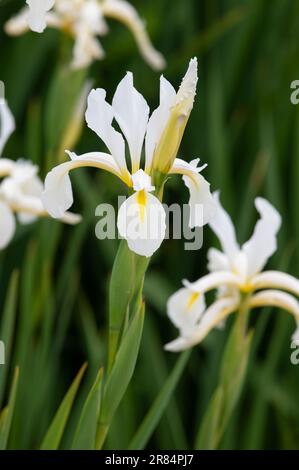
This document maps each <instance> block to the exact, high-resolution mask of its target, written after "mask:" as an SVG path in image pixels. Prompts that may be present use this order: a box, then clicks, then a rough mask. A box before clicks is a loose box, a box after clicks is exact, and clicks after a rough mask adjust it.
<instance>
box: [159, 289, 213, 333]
mask: <svg viewBox="0 0 299 470" xmlns="http://www.w3.org/2000/svg"><path fill="white" fill-rule="evenodd" d="M205 308H206V304H205V299H204V296H203V295H201V294H198V293H194V292H193V291H192V290H190V289H188V288H186V287H183V288H182V289H179V290H178V291H177V292H175V294H173V295H172V296H171V297H170V298H169V300H168V302H167V314H168V316H169V318H170V320H171V321H172V323H173V324H174V325H175V326H176V327H177V328H179V329H180V333H181V335H183V336H188V335H190V334H192V331H193V330H194V327H195V325H196V323H197V322H198V320H199V318H200V317H201V315H202V313H203V312H204V310H205Z"/></svg>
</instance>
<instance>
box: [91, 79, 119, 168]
mask: <svg viewBox="0 0 299 470" xmlns="http://www.w3.org/2000/svg"><path fill="white" fill-rule="evenodd" d="M105 98H106V91H105V90H103V89H102V88H97V89H96V90H91V92H90V94H89V96H88V102H87V103H88V104H87V110H86V113H85V118H86V122H87V125H88V127H89V128H90V129H91V130H93V131H94V132H95V133H96V134H97V135H98V136H99V137H100V139H102V141H103V142H104V144H105V145H106V147H107V148H108V149H109V151H110V153H111V154H112V155H113V158H114V159H115V161H116V163H117V165H118V167H119V170H120V171H121V173H122V174H123V175H128V170H127V164H126V157H125V142H124V139H123V137H122V135H121V134H120V133H119V132H117V131H116V130H115V129H114V128H113V127H112V125H111V123H112V121H113V119H114V113H113V109H112V106H111V105H110V104H109V103H107V101H106V99H105Z"/></svg>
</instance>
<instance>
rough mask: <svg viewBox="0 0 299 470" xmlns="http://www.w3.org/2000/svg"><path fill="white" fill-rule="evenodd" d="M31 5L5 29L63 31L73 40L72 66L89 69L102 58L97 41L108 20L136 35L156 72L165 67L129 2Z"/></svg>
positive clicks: (39, 1)
mask: <svg viewBox="0 0 299 470" xmlns="http://www.w3.org/2000/svg"><path fill="white" fill-rule="evenodd" d="M26 3H27V4H28V6H27V7H25V8H24V9H23V10H21V12H20V13H19V14H17V15H16V16H15V17H13V18H12V19H10V20H9V21H8V22H7V23H6V26H5V29H6V32H7V33H8V34H11V35H14V36H16V35H19V34H22V33H24V32H26V31H28V29H29V28H30V29H32V30H33V31H36V32H39V33H41V32H42V31H44V29H45V28H46V26H49V27H52V28H56V29H59V30H62V31H64V32H66V33H68V34H70V35H71V36H72V37H73V38H74V41H75V43H74V48H73V61H72V67H73V68H75V69H79V68H84V67H88V66H89V65H90V64H91V63H92V62H93V60H97V59H102V58H103V57H104V55H105V54H104V50H103V48H102V46H101V43H100V42H99V40H98V39H97V37H98V36H104V35H105V34H107V32H108V25H107V23H106V21H105V19H106V18H112V19H116V20H118V21H119V22H121V23H123V24H124V25H125V26H126V27H127V28H128V29H129V30H130V31H131V32H132V34H133V36H134V38H135V40H136V43H137V46H138V48H139V50H140V53H141V55H142V56H143V58H144V60H145V61H146V62H147V63H148V64H149V65H150V66H151V67H152V68H153V69H155V70H161V69H163V68H164V67H165V60H164V58H163V56H162V55H161V54H160V52H158V51H156V49H154V47H153V45H152V44H151V42H150V39H149V37H148V35H147V33H146V29H145V25H144V23H143V21H142V20H141V19H140V17H139V16H138V13H137V11H136V10H135V8H134V7H133V6H132V5H131V4H130V3H129V2H127V1H126V0H55V2H54V0H27V2H26Z"/></svg>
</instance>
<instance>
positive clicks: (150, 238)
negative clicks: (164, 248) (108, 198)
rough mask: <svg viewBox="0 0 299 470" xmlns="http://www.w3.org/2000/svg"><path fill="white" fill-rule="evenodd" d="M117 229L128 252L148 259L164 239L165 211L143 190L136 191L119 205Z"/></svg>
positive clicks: (159, 203)
mask: <svg viewBox="0 0 299 470" xmlns="http://www.w3.org/2000/svg"><path fill="white" fill-rule="evenodd" d="M117 228H118V231H119V233H120V235H121V237H123V238H125V239H126V240H127V242H128V246H129V248H130V250H132V251H134V252H135V253H137V254H138V255H141V256H146V257H150V256H152V255H153V254H154V253H155V251H156V250H157V249H158V248H159V247H160V245H161V243H162V241H163V240H164V238H165V232H166V214H165V210H164V208H163V206H162V204H161V202H160V201H159V199H158V198H156V197H155V196H153V195H152V194H150V193H149V192H146V191H145V190H142V191H138V192H136V193H134V194H133V195H132V196H130V197H129V198H128V199H126V201H125V202H124V203H123V204H122V205H121V207H120V209H119V212H118V218H117Z"/></svg>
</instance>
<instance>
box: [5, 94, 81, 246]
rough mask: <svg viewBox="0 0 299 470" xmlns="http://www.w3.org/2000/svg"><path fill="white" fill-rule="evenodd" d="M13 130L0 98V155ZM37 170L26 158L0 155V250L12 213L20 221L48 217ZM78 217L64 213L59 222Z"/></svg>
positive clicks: (11, 228)
mask: <svg viewBox="0 0 299 470" xmlns="http://www.w3.org/2000/svg"><path fill="white" fill-rule="evenodd" d="M14 129H15V122H14V118H13V115H12V114H11V111H10V109H9V108H8V106H7V103H6V101H5V100H4V99H0V157H1V154H2V150H3V148H4V146H5V144H6V142H7V140H8V138H9V137H10V135H11V133H12V132H13V131H14ZM37 171H38V168H37V166H35V165H33V164H32V163H31V162H30V161H26V160H18V161H13V160H10V159H8V158H0V178H1V181H0V249H3V248H5V247H6V246H7V245H8V243H9V242H10V241H11V239H12V237H13V236H14V233H15V229H16V220H15V215H14V214H16V215H17V218H18V221H19V222H20V223H21V224H27V223H31V222H33V221H34V220H35V219H36V218H37V217H47V216H48V213H47V212H46V210H45V208H44V206H43V203H42V200H41V194H42V191H43V184H42V182H41V180H40V178H39V177H38V176H37ZM80 219H81V218H80V216H78V215H77V214H72V213H66V214H65V215H64V216H63V218H62V221H63V222H66V223H69V224H76V223H78V222H79V221H80Z"/></svg>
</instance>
